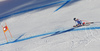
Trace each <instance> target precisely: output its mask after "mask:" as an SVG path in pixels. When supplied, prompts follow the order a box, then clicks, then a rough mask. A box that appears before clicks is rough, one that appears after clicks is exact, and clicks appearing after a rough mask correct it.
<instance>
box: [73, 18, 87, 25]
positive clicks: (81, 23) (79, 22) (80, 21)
mask: <svg viewBox="0 0 100 51" xmlns="http://www.w3.org/2000/svg"><path fill="white" fill-rule="evenodd" d="M73 20H74V21H75V22H76V23H77V24H76V25H75V26H74V27H79V26H83V25H85V22H83V21H82V20H79V19H77V18H74V19H73Z"/></svg>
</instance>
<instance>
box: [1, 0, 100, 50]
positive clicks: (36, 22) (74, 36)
mask: <svg viewBox="0 0 100 51" xmlns="http://www.w3.org/2000/svg"><path fill="white" fill-rule="evenodd" d="M62 4H63V3H62ZM62 4H60V6H61V5H62ZM60 6H55V7H50V8H47V9H44V10H41V11H38V12H36V11H37V10H35V11H34V10H33V11H30V12H27V13H24V14H20V15H16V16H12V17H11V18H8V19H5V20H3V21H2V22H1V25H5V22H6V23H7V25H8V27H9V30H10V31H11V34H12V36H13V39H11V37H10V34H9V32H6V35H7V38H8V41H9V42H10V41H13V40H15V39H16V38H18V37H19V36H20V35H22V34H24V35H23V36H22V37H21V38H20V39H23V38H27V37H31V36H35V35H40V34H44V33H49V32H55V31H58V30H67V29H70V28H72V27H73V25H75V22H74V21H73V18H74V17H76V18H79V19H82V20H88V21H94V22H96V21H100V17H99V16H100V0H80V1H78V2H75V3H73V4H71V5H69V6H64V7H63V8H61V9H60V10H58V11H56V12H54V10H56V9H57V8H58V7H60ZM96 26H97V27H99V26H100V24H99V23H98V24H93V25H90V26H84V28H87V27H96ZM80 28H82V27H80ZM48 36H49V37H48ZM43 37H47V38H43ZM42 38H43V39H42ZM3 43H6V39H5V36H4V33H3V30H2V27H1V26H0V44H3ZM0 51H100V30H99V29H94V30H80V31H70V32H65V33H62V34H58V35H54V36H50V35H45V36H40V37H36V38H32V39H28V40H24V41H19V42H15V43H9V44H5V45H1V46H0Z"/></svg>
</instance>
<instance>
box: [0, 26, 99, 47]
mask: <svg viewBox="0 0 100 51" xmlns="http://www.w3.org/2000/svg"><path fill="white" fill-rule="evenodd" d="M95 29H100V27H87V28H77V29H76V28H70V29H67V30H63V31H56V32H50V33H45V34H40V35H35V36H31V37H27V38H23V39H19V38H21V37H22V36H23V35H21V36H20V37H18V38H17V39H16V40H14V41H12V42H7V43H2V44H0V46H1V45H6V44H10V43H16V42H20V41H25V40H28V39H32V38H37V37H41V36H45V35H49V36H46V37H43V38H47V37H50V36H54V35H59V34H62V33H66V32H70V31H80V30H95ZM43 38H41V39H43Z"/></svg>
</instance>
